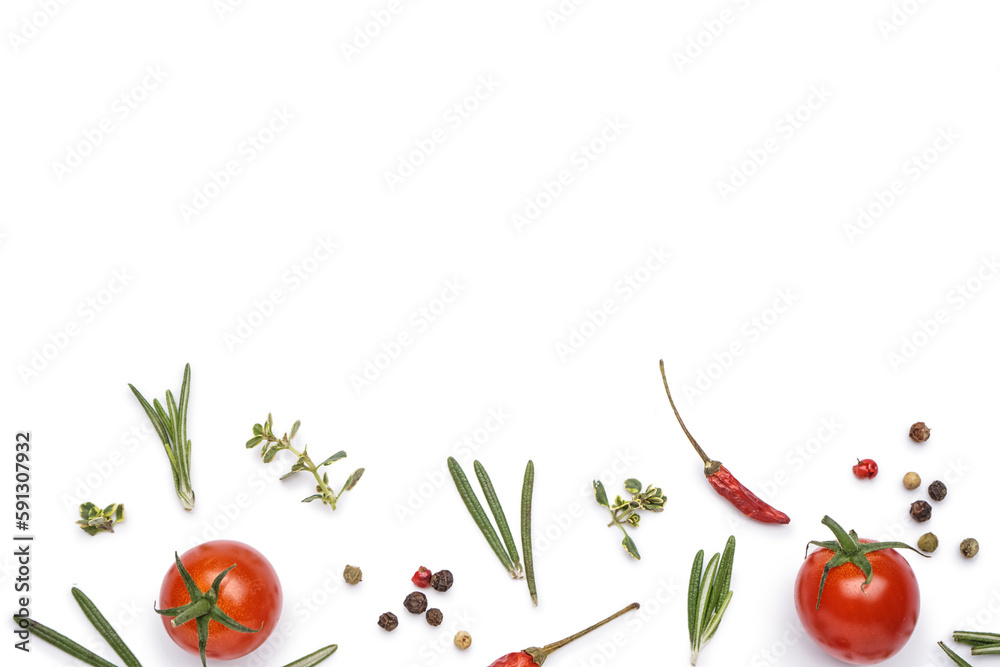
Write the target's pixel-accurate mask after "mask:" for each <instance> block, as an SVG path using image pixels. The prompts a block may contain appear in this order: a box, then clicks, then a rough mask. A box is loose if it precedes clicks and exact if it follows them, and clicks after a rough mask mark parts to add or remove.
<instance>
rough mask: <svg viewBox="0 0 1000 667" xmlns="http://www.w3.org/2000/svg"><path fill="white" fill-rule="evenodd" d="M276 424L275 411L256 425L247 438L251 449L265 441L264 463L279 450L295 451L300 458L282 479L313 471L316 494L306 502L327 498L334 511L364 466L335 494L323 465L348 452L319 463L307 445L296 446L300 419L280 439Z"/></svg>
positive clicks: (269, 460)
mask: <svg viewBox="0 0 1000 667" xmlns="http://www.w3.org/2000/svg"><path fill="white" fill-rule="evenodd" d="M273 423H274V420H273V418H272V417H271V413H268V414H267V421H265V422H264V423H263V424H254V426H253V437H252V438H250V439H249V440H247V449H253V448H254V447H256V446H257V445H259V444H261V443H264V447H263V448H262V449H261V452H260V457H261V458H262V459H263V460H264V463H270V462H271V461H273V460H274V457H275V455H277V453H278V452H280V451H282V450H285V449H287V450H288V451H289V452H291V453H292V454H294V455H295V456H296V457H298V458H297V460H296V461H295V463H294V464H292V469H291V470H290V471H289V472H287V473H285V474H284V475H282V476H281V479H285V478H286V477H291V476H292V475H294V474H295V473H297V472H302V471H303V470H307V471H309V472H310V473H312V476H313V477H314V478H316V493H314V494H313V495H311V496H308V497H306V498H303V499H302V502H304V503H311V502H312V501H314V500H321V501H323V504H324V505H329V506H330V509H331V510H336V509H337V501H338V500H339V499H340V496H341V494H343V493H344V491H350V490H351V489H353V488H354V487H355V485H357V483H358V481H359V480H360V479H361V476H362V475H363V474H364V473H365V469H364V468H358V469H357V470H355V471H354V472H353V473H351V476H350V477H348V478H347V481H346V482H344V486H343V487H342V488H341V489H340V492H339V493H334V492H333V489H331V488H330V477H329V474H328V473H327V472H323V473H322V475H321V474H320V468H323V467H325V466H328V465H331V464H333V463H335V462H337V461H339V460H340V459H343V458H346V457H347V452H344V451H339V452H337V453H336V454H334V455H333V456H330V457H329V458H327V459H326V460H325V461H323V462H322V463H320V464H319V465H316V464H315V463H313V460H312V459H311V458H310V457H309V452H308V447H303V448H302V451H301V452H300V451H298V450H297V449H295V447H293V446H292V439H293V438H294V437H295V434H296V433H297V432H298V430H299V425H300V424H301V422H299V421H296V422H295V423H294V424H292V430H291V432H289V433H285V434H284V435H282V436H281V437H280V438H278V437H275V435H274V432H273V431H272V430H271V427H272V425H273Z"/></svg>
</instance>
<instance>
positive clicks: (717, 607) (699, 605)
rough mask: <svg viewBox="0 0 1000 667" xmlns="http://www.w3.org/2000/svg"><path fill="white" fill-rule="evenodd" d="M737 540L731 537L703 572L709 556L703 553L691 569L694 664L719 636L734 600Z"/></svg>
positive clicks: (695, 558)
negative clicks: (721, 625)
mask: <svg viewBox="0 0 1000 667" xmlns="http://www.w3.org/2000/svg"><path fill="white" fill-rule="evenodd" d="M735 554H736V537H734V536H730V537H729V540H728V541H727V542H726V548H725V549H724V550H723V551H722V555H721V557H720V555H719V554H715V555H714V556H712V558H711V560H709V561H708V566H707V567H706V568H705V570H704V572H702V569H701V564H702V562H703V561H704V558H705V552H704V551H703V550H702V551H699V552H698V553H697V555H696V556H695V557H694V564H693V566H692V567H691V581H690V583H689V585H688V636H689V637H690V639H691V664H692V665H696V664H698V653H699V652H700V651H701V649H702V648H704V647H705V645H706V644H708V642H709V640H710V639H712V637H713V636H714V635H715V632H716V631H717V630H718V629H719V624H720V623H721V622H722V616H723V614H725V613H726V609H728V608H729V601H730V600H732V599H733V591H732V590H730V588H729V585H730V582H731V581H732V576H733V557H734V556H735Z"/></svg>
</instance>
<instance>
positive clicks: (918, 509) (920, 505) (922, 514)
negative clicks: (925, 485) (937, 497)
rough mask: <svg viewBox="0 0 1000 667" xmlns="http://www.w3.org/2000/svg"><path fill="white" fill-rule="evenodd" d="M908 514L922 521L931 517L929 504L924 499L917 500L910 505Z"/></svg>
mask: <svg viewBox="0 0 1000 667" xmlns="http://www.w3.org/2000/svg"><path fill="white" fill-rule="evenodd" d="M910 516H912V517H913V518H914V519H915V520H917V521H919V522H920V523H923V522H924V521H927V520H928V519H930V518H931V504H930V503H929V502H927V501H926V500H918V501H917V502H915V503H913V504H912V505H910Z"/></svg>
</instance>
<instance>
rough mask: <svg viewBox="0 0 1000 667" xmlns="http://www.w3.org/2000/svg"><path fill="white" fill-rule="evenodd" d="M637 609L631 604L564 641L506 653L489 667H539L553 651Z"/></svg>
mask: <svg viewBox="0 0 1000 667" xmlns="http://www.w3.org/2000/svg"><path fill="white" fill-rule="evenodd" d="M638 608H639V603H638V602H633V603H632V604H630V605H629V606H627V607H625V608H624V609H622V610H621V611H619V612H617V613H615V614H612V615H611V616H608V617H607V618H606V619H604V620H603V621H601V622H600V623H596V624H594V625H592V626H590V627H589V628H587V629H586V630H584V631H582V632H578V633H576V634H575V635H571V636H569V637H567V638H566V639H563V640H561V641H557V642H555V643H554V644H548V645H546V646H543V647H541V648H538V647H536V646H532V647H531V648H526V649H524V650H523V651H518V652H517V653H508V654H507V655H505V656H504V657H502V658H499V659H497V660H494V661H493V662H492V663H490V667H541V665H542V663H543V662H545V659H546V658H547V657H549V655H551V654H552V653H553V652H554V651H556V650H558V649H561V648H562V647H563V646H565V645H566V644H569V643H570V642H572V641H575V640H577V639H579V638H580V637H582V636H584V635H585V634H587V633H588V632H592V631H593V630H596V629H597V628H599V627H601V626H602V625H604V624H605V623H610V622H611V621H613V620H615V619H616V618H618V617H619V616H621V615H623V614H626V613H628V612H630V611H632V610H634V609H638Z"/></svg>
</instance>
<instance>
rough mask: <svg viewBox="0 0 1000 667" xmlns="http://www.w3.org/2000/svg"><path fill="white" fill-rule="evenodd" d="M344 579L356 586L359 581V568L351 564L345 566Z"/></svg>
mask: <svg viewBox="0 0 1000 667" xmlns="http://www.w3.org/2000/svg"><path fill="white" fill-rule="evenodd" d="M344 581H346V582H347V583H349V584H350V585H351V586H357V585H358V582H359V581H361V568H360V567H355V566H353V565H348V566H347V567H345V568H344Z"/></svg>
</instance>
